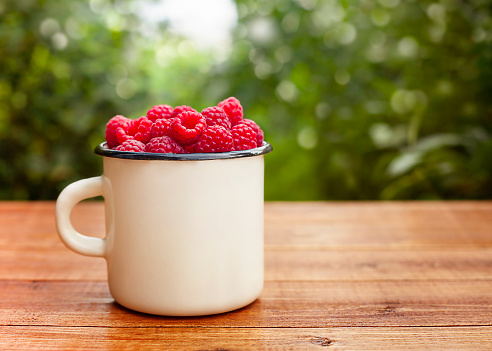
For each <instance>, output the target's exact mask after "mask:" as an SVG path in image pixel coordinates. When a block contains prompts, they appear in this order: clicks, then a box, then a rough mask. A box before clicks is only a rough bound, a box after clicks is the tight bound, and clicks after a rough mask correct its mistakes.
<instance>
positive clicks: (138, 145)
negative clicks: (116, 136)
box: [114, 139, 145, 152]
mask: <svg viewBox="0 0 492 351" xmlns="http://www.w3.org/2000/svg"><path fill="white" fill-rule="evenodd" d="M114 150H118V151H131V152H142V151H145V144H144V143H142V142H141V141H138V140H133V139H130V140H127V141H125V142H123V143H122V144H121V145H118V146H117V147H115V148H114Z"/></svg>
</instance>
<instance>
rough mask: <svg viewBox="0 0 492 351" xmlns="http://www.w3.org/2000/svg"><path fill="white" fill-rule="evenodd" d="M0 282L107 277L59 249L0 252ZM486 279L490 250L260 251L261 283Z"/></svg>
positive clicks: (101, 263)
mask: <svg viewBox="0 0 492 351" xmlns="http://www.w3.org/2000/svg"><path fill="white" fill-rule="evenodd" d="M0 279H17V280H34V279H46V280H100V281H105V280H106V279H107V273H106V262H105V260H104V259H102V258H92V257H84V256H81V255H77V254H75V253H74V252H72V251H70V250H68V249H67V248H65V247H62V248H60V249H42V250H30V249H25V248H23V249H15V250H7V249H0ZM470 279H477V280H484V279H489V280H490V279H492V249H474V250H459V251H453V250H446V251H444V250H439V251H431V250H425V251H401V252H399V251H359V250H356V251H348V250H347V251H325V250H318V251H311V250H309V251H297V250H296V251H292V252H289V251H268V250H267V251H266V252H265V280H266V281H292V280H294V281H295V280H300V281H304V280H308V281H367V280H470Z"/></svg>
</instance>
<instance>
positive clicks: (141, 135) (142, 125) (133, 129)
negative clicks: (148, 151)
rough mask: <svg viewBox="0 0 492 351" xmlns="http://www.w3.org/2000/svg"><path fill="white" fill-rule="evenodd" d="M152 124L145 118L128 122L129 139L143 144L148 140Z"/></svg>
mask: <svg viewBox="0 0 492 351" xmlns="http://www.w3.org/2000/svg"><path fill="white" fill-rule="evenodd" d="M152 124H153V123H152V121H151V120H150V119H148V118H147V117H146V116H142V117H140V118H137V119H134V120H132V121H131V122H130V127H129V128H128V133H127V134H128V136H130V138H131V139H135V140H138V141H141V142H142V143H144V144H145V143H147V142H148V141H149V140H150V137H151V134H150V132H151V130H152Z"/></svg>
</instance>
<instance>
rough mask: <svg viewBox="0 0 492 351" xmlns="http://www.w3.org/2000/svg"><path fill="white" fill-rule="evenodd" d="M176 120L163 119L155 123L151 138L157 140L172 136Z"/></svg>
mask: <svg viewBox="0 0 492 351" xmlns="http://www.w3.org/2000/svg"><path fill="white" fill-rule="evenodd" d="M175 119H176V118H167V119H164V118H161V119H158V120H157V121H155V123H154V125H153V126H152V131H151V133H150V134H151V137H152V138H156V137H160V136H165V135H167V136H170V130H171V124H172V123H173V122H174V120H175Z"/></svg>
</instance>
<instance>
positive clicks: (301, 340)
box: [0, 326, 492, 351]
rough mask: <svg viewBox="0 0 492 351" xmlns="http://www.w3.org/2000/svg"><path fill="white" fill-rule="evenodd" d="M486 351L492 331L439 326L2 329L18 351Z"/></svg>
mask: <svg viewBox="0 0 492 351" xmlns="http://www.w3.org/2000/svg"><path fill="white" fill-rule="evenodd" d="M328 346H329V347H330V348H334V349H345V350H346V349H350V350H422V349H427V350H436V349H439V350H442V349H453V350H484V349H490V348H492V327H455V328H450V327H442V328H418V327H417V328H405V327H402V328H316V329H314V328H301V329H299V328H91V327H88V328H87V327H86V328H74V327H67V328H49V327H44V326H41V327H36V328H29V327H18V326H14V327H3V328H0V349H8V350H14V349H16V350H18V349H24V350H25V349H29V350H80V349H96V348H101V349H105V350H137V349H138V350H149V349H152V350H155V349H156V348H158V349H166V350H171V351H172V350H180V351H181V350H254V349H268V350H293V349H295V350H319V349H320V347H328Z"/></svg>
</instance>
